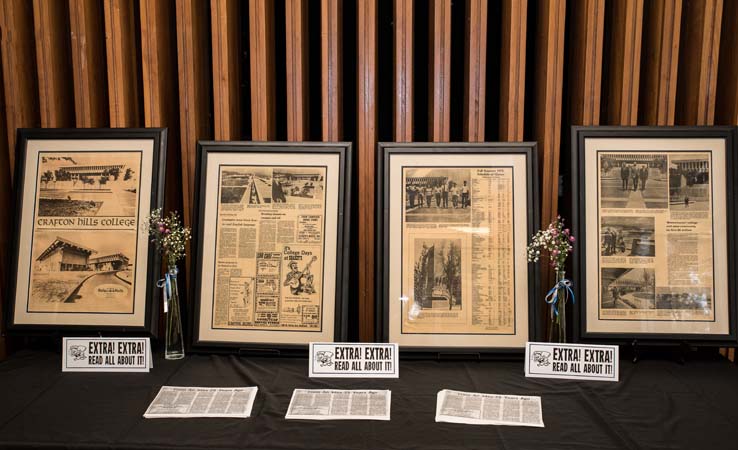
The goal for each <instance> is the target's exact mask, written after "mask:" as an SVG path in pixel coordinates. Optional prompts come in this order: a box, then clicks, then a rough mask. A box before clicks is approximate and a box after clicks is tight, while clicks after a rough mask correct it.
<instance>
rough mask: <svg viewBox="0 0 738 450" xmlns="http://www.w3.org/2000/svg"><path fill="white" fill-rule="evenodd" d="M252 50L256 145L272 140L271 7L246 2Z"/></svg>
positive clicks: (256, 0)
mask: <svg viewBox="0 0 738 450" xmlns="http://www.w3.org/2000/svg"><path fill="white" fill-rule="evenodd" d="M249 45H250V47H251V111H253V112H254V113H253V114H252V115H251V136H252V138H253V139H254V140H255V141H269V140H274V137H275V134H276V123H275V120H276V117H275V111H276V110H275V104H274V102H275V94H274V76H275V75H274V70H275V69H274V4H273V3H272V2H271V1H270V0H249Z"/></svg>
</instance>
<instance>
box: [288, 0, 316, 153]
mask: <svg viewBox="0 0 738 450" xmlns="http://www.w3.org/2000/svg"><path fill="white" fill-rule="evenodd" d="M307 7H308V3H307V0H286V2H285V41H286V43H285V47H286V52H285V53H286V54H285V67H286V72H287V83H286V84H287V140H289V141H304V140H306V139H307V137H308V117H309V114H308V107H309V105H308V100H309V98H310V95H309V89H310V88H309V86H308V75H309V73H308V69H309V61H310V55H309V53H308V8H307Z"/></svg>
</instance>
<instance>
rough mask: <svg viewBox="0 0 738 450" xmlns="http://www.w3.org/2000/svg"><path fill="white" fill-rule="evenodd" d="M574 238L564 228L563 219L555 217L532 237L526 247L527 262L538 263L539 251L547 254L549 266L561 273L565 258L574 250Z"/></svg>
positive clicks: (569, 231)
mask: <svg viewBox="0 0 738 450" xmlns="http://www.w3.org/2000/svg"><path fill="white" fill-rule="evenodd" d="M574 242H576V238H575V237H574V236H573V235H572V234H571V230H569V229H568V228H565V225H564V219H562V218H561V216H556V220H554V221H553V222H551V223H550V224H549V225H548V228H546V229H545V230H539V231H538V232H537V233H536V234H534V235H533V238H532V240H531V243H530V245H528V262H538V261H539V260H540V259H541V251H543V252H544V253H548V259H549V265H550V266H551V267H553V268H555V269H556V271H557V272H563V271H564V266H565V264H566V258H568V257H569V254H570V253H571V252H572V250H574Z"/></svg>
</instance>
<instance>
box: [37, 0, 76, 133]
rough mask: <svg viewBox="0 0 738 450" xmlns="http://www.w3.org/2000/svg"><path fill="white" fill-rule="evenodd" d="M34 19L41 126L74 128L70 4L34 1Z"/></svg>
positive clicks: (42, 0) (41, 0)
mask: <svg viewBox="0 0 738 450" xmlns="http://www.w3.org/2000/svg"><path fill="white" fill-rule="evenodd" d="M33 22H34V33H35V36H36V68H37V72H38V89H39V92H38V98H39V103H40V105H39V107H40V113H41V126H42V127H57V128H58V127H67V128H68V127H72V126H74V100H73V96H74V92H73V89H72V71H71V66H70V64H69V63H70V61H71V48H70V44H69V9H68V8H67V4H66V3H64V2H49V1H44V0H33Z"/></svg>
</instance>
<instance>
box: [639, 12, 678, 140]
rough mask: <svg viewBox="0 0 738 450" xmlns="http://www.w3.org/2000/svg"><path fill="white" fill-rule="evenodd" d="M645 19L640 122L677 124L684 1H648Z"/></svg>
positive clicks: (646, 123) (642, 123) (644, 123)
mask: <svg viewBox="0 0 738 450" xmlns="http://www.w3.org/2000/svg"><path fill="white" fill-rule="evenodd" d="M643 23H644V34H643V50H642V59H641V61H642V63H641V64H642V67H641V73H642V75H641V76H642V78H643V79H642V81H641V84H642V87H641V89H640V92H641V94H640V97H641V98H640V102H641V103H640V106H639V116H640V119H639V123H640V124H641V125H674V115H675V111H676V94H677V67H678V65H679V35H680V32H681V28H682V26H681V25H682V1H681V0H652V1H649V2H646V5H645V8H644V13H643Z"/></svg>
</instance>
